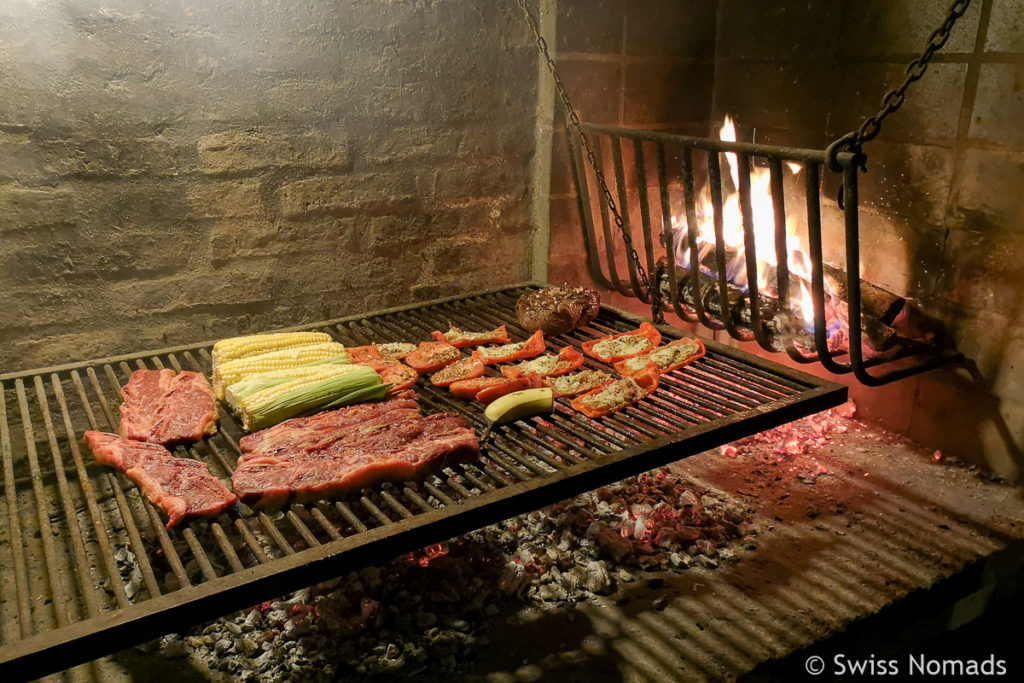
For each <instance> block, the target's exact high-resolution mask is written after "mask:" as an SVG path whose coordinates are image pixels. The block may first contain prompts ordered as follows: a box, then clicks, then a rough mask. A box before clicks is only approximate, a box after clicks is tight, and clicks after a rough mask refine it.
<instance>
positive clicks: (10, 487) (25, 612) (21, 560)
mask: <svg viewBox="0 0 1024 683" xmlns="http://www.w3.org/2000/svg"><path fill="white" fill-rule="evenodd" d="M0 457H2V458H3V467H4V498H6V499H7V524H8V527H9V529H10V534H11V535H10V539H11V554H12V555H13V556H14V566H13V567H12V570H13V572H14V588H15V595H16V596H17V602H18V627H19V629H20V630H21V637H22V638H27V637H29V636H30V635H32V633H33V631H34V629H33V623H32V613H31V612H30V611H29V600H28V598H29V595H28V573H27V569H26V565H25V554H24V549H23V544H24V542H25V541H24V539H23V538H22V536H21V521H20V519H21V513H20V511H19V509H18V508H19V506H18V490H17V488H16V485H15V483H14V453H13V450H12V449H11V433H10V427H8V425H7V389H6V387H4V385H3V384H2V383H0Z"/></svg>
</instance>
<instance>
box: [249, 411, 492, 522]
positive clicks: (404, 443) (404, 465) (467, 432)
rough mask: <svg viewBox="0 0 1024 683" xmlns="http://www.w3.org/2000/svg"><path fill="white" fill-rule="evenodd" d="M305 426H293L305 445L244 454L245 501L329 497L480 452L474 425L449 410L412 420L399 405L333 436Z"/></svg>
mask: <svg viewBox="0 0 1024 683" xmlns="http://www.w3.org/2000/svg"><path fill="white" fill-rule="evenodd" d="M393 403H398V401H394V402H393ZM283 424H286V423H282V425H283ZM282 425H278V427H280V426H282ZM307 427H308V425H306V426H301V425H295V426H294V430H295V431H296V432H298V433H293V435H292V440H293V442H294V443H297V444H301V445H300V446H299V448H291V449H288V450H284V451H278V452H276V453H264V452H259V453H256V452H251V453H246V454H244V455H243V456H242V457H241V458H240V459H239V461H238V469H236V470H235V473H234V475H233V476H232V477H231V482H232V486H233V487H234V489H235V493H237V494H238V495H239V497H240V498H241V499H242V500H243V501H244V502H247V503H258V504H259V505H260V506H261V507H276V506H278V505H281V504H283V503H285V502H286V501H288V500H289V499H290V498H294V499H296V500H299V501H308V500H316V499H320V498H328V497H331V496H336V495H339V494H342V493H345V492H348V491H353V490H358V489H360V488H362V487H364V486H367V485H369V484H372V483H375V482H379V481H405V480H408V479H413V478H415V477H420V476H425V475H427V474H430V473H432V472H435V471H437V470H438V469H441V468H442V467H446V466H448V465H453V464H456V463H460V462H469V461H471V460H474V459H476V458H477V457H479V455H480V444H479V442H478V441H477V438H476V434H475V433H474V432H473V430H472V429H471V428H470V426H469V423H467V422H466V421H465V420H464V419H463V418H462V417H460V416H458V415H454V414H450V413H441V414H438V415H430V416H428V417H419V416H412V417H410V416H409V415H408V409H407V408H397V409H393V410H390V411H386V412H383V413H380V414H378V415H376V416H375V417H374V418H373V419H372V420H368V421H367V422H365V423H362V424H353V423H352V422H351V421H349V423H348V424H347V425H345V426H341V427H335V430H336V432H337V436H336V438H334V439H333V440H329V439H328V438H325V435H324V433H323V432H321V433H320V434H319V435H318V436H317V437H315V438H314V439H312V440H309V439H306V438H305V437H303V436H301V432H302V431H304V429H305V428H307ZM274 429H277V427H275V428H274Z"/></svg>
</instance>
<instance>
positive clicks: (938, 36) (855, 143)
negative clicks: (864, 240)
mask: <svg viewBox="0 0 1024 683" xmlns="http://www.w3.org/2000/svg"><path fill="white" fill-rule="evenodd" d="M970 5H971V0H956V2H954V3H953V4H952V5H950V7H949V10H948V11H947V13H946V20H945V21H944V22H942V26H940V27H939V28H937V29H935V30H934V31H932V34H931V35H930V36H929V37H928V44H927V45H926V46H925V48H924V52H922V53H921V56H919V57H918V58H917V59H915V60H914V61H912V62H911V63H910V64H908V65H907V69H906V74H907V77H906V78H905V79H903V82H902V83H900V84H899V86H898V87H896V88H894V89H893V90H890V91H889V92H888V93H886V94H885V97H883V98H882V108H881V109H879V110H878V113H877V114H875V115H874V116H869V117H868V118H867V119H865V120H864V123H862V124H860V128H858V129H857V130H855V131H850V132H849V133H847V134H846V135H844V136H843V137H841V138H839V139H838V140H836V141H835V142H833V143H832V144H831V145H829V146H828V149H827V150H826V152H827V154H828V165H829V168H830V169H832V170H833V171H835V172H837V173H838V172H840V171H841V170H842V168H841V167H840V166H839V163H838V162H837V161H836V154H838V153H839V152H841V151H843V150H845V151H848V152H853V153H854V154H857V155H858V156H859V157H860V158H859V160H858V165H859V166H860V168H861V170H867V168H866V166H865V159H864V157H863V156H862V155H861V148H862V147H863V146H864V143H865V142H870V141H871V140H874V139H875V137H876V136H877V135H878V133H879V132H880V131H881V130H882V121H883V120H884V119H885V117H886V116H888V115H889V114H891V113H893V112H894V111H896V110H897V109H899V108H900V107H901V106H903V102H904V101H905V100H906V93H907V88H909V87H910V84H911V83H913V82H914V81H918V80H920V79H921V77H922V76H924V72H925V71H926V70H927V69H928V62H929V61H931V58H932V56H933V55H934V54H935V53H936V52H938V51H939V50H940V49H942V47H943V46H944V45H945V44H946V42H947V41H948V40H949V35H950V33H951V32H952V31H953V27H954V26H955V25H956V22H957V21H958V20H959V19H960V17H962V16H963V15H964V13H965V12H966V11H967V8H968V7H970Z"/></svg>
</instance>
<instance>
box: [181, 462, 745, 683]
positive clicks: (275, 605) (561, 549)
mask: <svg viewBox="0 0 1024 683" xmlns="http://www.w3.org/2000/svg"><path fill="white" fill-rule="evenodd" d="M749 518H750V513H749V510H748V509H747V508H746V507H745V506H744V505H743V504H741V503H738V502H736V500H734V499H733V498H731V497H729V496H727V495H726V494H723V493H720V492H715V491H709V490H707V489H705V488H700V487H697V486H695V485H694V484H692V483H690V482H688V481H686V480H685V479H683V478H681V477H680V476H679V475H676V474H672V473H670V472H669V471H667V470H659V471H656V472H652V473H648V474H645V475H641V476H639V477H634V478H631V479H628V480H625V481H623V482H620V483H618V484H615V485H613V486H607V487H604V488H601V489H599V490H597V491H593V492H589V493H586V494H584V495H581V496H578V497H576V498H574V499H572V500H567V501H563V502H561V503H558V504H556V505H553V506H550V507H549V508H546V509H544V510H538V511H534V512H531V513H529V514H527V515H523V516H520V517H517V518H514V519H510V520H507V521H505V522H502V523H500V524H495V525H493V526H490V527H486V528H484V529H481V530H479V531H476V532H473V533H470V534H466V535H464V536H461V537H459V538H457V539H454V540H452V541H450V542H448V543H440V544H435V545H432V546H428V547H426V548H424V549H422V550H420V551H417V552H414V553H410V554H408V555H406V556H403V557H401V558H398V559H396V560H394V561H392V562H390V563H388V564H387V565H384V566H382V567H368V568H365V569H363V570H361V571H359V572H352V573H350V574H348V575H346V576H344V577H341V578H338V579H335V580H333V581H330V582H327V583H324V584H320V585H318V586H315V587H313V588H311V589H307V590H303V591H299V592H298V593H295V594H293V595H291V596H289V597H287V598H282V599H279V600H273V601H269V602H266V603H263V604H261V605H258V606H256V607H254V608H252V609H250V610H248V611H246V612H243V613H240V614H237V615H235V616H234V617H230V618H225V619H221V620H218V621H216V622H213V623H211V624H208V625H206V626H204V627H199V628H196V629H193V630H192V631H190V632H188V633H187V634H184V635H183V636H180V637H179V636H170V637H167V638H165V639H164V640H163V641H162V645H161V647H162V651H163V652H164V654H165V656H182V654H187V655H188V656H190V657H191V658H192V659H193V660H194V661H195V662H196V663H199V664H200V665H202V666H205V667H208V668H209V669H210V670H211V671H217V672H223V673H226V674H229V675H231V676H232V677H235V678H237V679H238V680H242V681H256V680H259V681H264V680H268V681H284V680H294V679H302V680H314V681H315V680H337V679H339V678H341V679H344V680H350V679H358V678H371V679H374V678H376V679H378V680H379V679H380V678H381V677H385V678H392V677H394V678H399V677H400V678H413V679H417V680H423V679H424V676H426V675H427V674H428V673H429V674H430V676H431V677H441V678H443V677H445V676H447V677H449V678H450V677H451V676H452V675H453V674H455V673H456V672H457V671H458V670H459V668H460V666H461V665H462V664H465V663H466V662H469V661H471V660H472V658H473V656H474V654H475V653H478V652H480V651H482V650H483V649H484V648H486V647H487V646H488V645H489V643H490V639H489V636H488V633H489V629H490V627H489V625H488V624H489V623H490V622H491V621H492V620H493V619H494V618H495V617H496V616H498V615H501V614H505V613H510V612H511V613H513V614H514V613H515V612H517V611H520V612H522V613H523V614H526V613H529V612H532V613H537V611H538V610H540V611H544V612H547V611H552V610H555V611H558V610H566V609H569V610H571V608H572V606H573V605H576V604H579V603H582V602H585V601H593V600H597V599H598V598H599V596H608V595H613V594H615V593H616V591H620V590H622V589H624V588H625V587H626V586H627V585H629V584H634V583H637V582H640V581H644V580H646V579H649V578H654V577H656V576H659V575H665V574H666V573H669V574H671V573H676V572H682V571H686V569H687V568H688V567H691V566H695V565H696V566H701V567H705V568H710V569H714V568H715V567H718V566H720V565H721V564H723V563H729V562H734V561H736V554H735V552H733V549H734V548H736V549H738V548H739V547H741V546H742V545H743V544H744V543H749V542H750V539H751V538H753V534H754V532H753V530H752V528H751V527H750V524H749V522H750V519H749ZM744 539H746V540H744ZM524 618H525V617H524Z"/></svg>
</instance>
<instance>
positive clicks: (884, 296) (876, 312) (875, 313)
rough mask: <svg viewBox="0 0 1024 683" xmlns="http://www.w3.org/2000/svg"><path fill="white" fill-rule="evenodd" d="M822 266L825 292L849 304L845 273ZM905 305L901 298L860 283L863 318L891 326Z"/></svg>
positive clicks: (868, 283)
mask: <svg viewBox="0 0 1024 683" xmlns="http://www.w3.org/2000/svg"><path fill="white" fill-rule="evenodd" d="M823 266H824V268H823V270H824V273H825V289H826V291H828V292H830V293H831V294H832V295H833V296H835V297H837V298H839V299H841V300H842V301H845V302H847V303H849V301H850V299H849V292H848V290H847V287H846V281H847V277H846V271H845V270H842V269H840V268H836V267H834V266H830V265H829V264H827V263H825V264H823ZM906 304H907V300H906V299H904V298H903V297H901V296H899V295H897V294H893V293H892V292H889V291H886V290H885V289H882V288H881V287H879V286H878V285H873V284H871V283H870V282H865V281H864V280H861V281H860V305H861V310H862V311H863V312H864V316H865V317H870V318H872V319H874V320H877V321H878V322H880V323H883V324H885V325H892V323H893V322H894V321H895V320H896V317H897V316H899V314H900V312H901V311H902V310H903V307H904V306H905V305H906Z"/></svg>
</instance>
